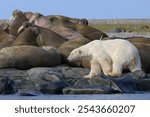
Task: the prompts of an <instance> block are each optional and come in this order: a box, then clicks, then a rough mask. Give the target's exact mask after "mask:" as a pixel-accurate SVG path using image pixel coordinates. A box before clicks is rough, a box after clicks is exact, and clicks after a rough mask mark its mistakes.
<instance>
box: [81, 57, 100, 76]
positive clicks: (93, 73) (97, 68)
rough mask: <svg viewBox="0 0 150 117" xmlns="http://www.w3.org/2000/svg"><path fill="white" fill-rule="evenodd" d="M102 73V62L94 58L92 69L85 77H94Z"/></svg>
mask: <svg viewBox="0 0 150 117" xmlns="http://www.w3.org/2000/svg"><path fill="white" fill-rule="evenodd" d="M100 73H101V66H100V64H99V63H98V62H97V61H96V60H94V59H92V60H91V71H90V73H89V74H88V75H86V76H84V78H92V77H94V76H96V75H98V74H100Z"/></svg>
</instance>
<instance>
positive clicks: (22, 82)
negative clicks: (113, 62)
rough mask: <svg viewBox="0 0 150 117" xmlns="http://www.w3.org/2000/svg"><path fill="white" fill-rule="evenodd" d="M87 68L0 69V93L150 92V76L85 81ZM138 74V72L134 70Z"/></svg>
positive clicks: (21, 94) (102, 77)
mask: <svg viewBox="0 0 150 117" xmlns="http://www.w3.org/2000/svg"><path fill="white" fill-rule="evenodd" d="M88 72H89V69H87V68H76V67H69V66H66V65H63V66H57V67H53V68H47V67H40V68H32V69H29V70H16V69H2V70H0V75H1V77H0V93H1V94H3V95H7V94H17V95H18V96H37V95H41V94H126V93H134V94H136V93H141V92H145V91H146V92H147V91H150V86H149V82H150V74H147V75H146V76H144V75H143V76H142V77H141V78H139V77H137V73H127V74H124V75H123V76H122V77H121V78H109V77H106V76H96V77H94V78H92V79H84V78H83V76H84V75H86V74H88ZM137 72H138V71H137Z"/></svg>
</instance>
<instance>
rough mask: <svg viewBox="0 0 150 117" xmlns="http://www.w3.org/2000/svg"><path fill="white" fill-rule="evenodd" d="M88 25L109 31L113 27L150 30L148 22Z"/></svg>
mask: <svg viewBox="0 0 150 117" xmlns="http://www.w3.org/2000/svg"><path fill="white" fill-rule="evenodd" d="M90 26H92V27H95V28H97V29H99V30H101V31H103V32H110V31H111V30H113V29H117V28H124V29H126V31H128V32H150V24H149V23H147V24H146V23H140V24H139V23H138V24H133V23H127V24H100V23H96V24H92V23H91V24H90Z"/></svg>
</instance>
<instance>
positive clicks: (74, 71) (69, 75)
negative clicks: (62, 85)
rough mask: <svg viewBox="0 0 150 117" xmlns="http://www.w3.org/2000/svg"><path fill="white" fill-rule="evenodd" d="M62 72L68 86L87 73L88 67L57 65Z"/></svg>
mask: <svg viewBox="0 0 150 117" xmlns="http://www.w3.org/2000/svg"><path fill="white" fill-rule="evenodd" d="M57 68H58V69H59V70H61V71H62V73H63V74H64V78H65V81H66V82H67V83H68V85H70V86H74V85H75V83H76V81H78V80H79V79H83V76H85V75H87V74H88V73H89V69H87V68H79V67H69V66H59V67H57Z"/></svg>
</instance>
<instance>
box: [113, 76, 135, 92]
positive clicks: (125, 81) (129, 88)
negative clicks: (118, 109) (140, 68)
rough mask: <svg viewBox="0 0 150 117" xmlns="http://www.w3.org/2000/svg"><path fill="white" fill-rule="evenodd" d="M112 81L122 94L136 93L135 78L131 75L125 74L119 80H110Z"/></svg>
mask: <svg viewBox="0 0 150 117" xmlns="http://www.w3.org/2000/svg"><path fill="white" fill-rule="evenodd" d="M111 80H112V81H114V82H115V83H116V85H117V86H118V87H119V88H120V89H121V91H122V93H135V92H136V91H138V87H137V85H136V82H137V78H136V77H135V76H134V75H133V74H132V73H127V74H125V75H123V76H122V77H121V78H111Z"/></svg>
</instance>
